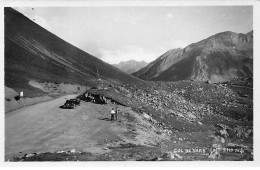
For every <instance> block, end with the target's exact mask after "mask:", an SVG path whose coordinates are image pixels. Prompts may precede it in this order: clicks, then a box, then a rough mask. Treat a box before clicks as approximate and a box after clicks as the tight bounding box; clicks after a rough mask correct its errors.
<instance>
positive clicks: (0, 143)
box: [0, 0, 260, 169]
mask: <svg viewBox="0 0 260 170" xmlns="http://www.w3.org/2000/svg"><path fill="white" fill-rule="evenodd" d="M0 4H1V14H0V16H1V34H0V39H1V40H2V41H1V42H0V45H1V47H2V48H0V52H1V53H0V54H1V58H0V64H1V71H0V75H1V78H2V83H1V85H0V88H1V94H2V95H1V96H2V97H1V99H0V101H1V113H0V114H1V123H0V130H1V131H0V134H1V138H0V161H1V164H0V165H2V166H5V167H20V166H23V167H28V166H30V167H31V166H32V167H38V166H41V167H50V166H54V167H60V166H65V167H83V166H89V167H93V166H94V167H104V166H105V167H106V169H107V168H108V167H113V166H119V167H133V166H134V167H135V166H138V167H143V168H144V167H146V166H151V167H161V166H162V167H169V166H178V167H179V166H186V167H198V166H199V167H201V166H206V167H208V166H210V167H211V168H212V167H223V166H226V167H230V166H232V167H245V166H260V159H259V158H260V157H259V156H260V155H259V143H260V140H259V139H260V137H259V135H260V133H259V129H260V123H259V115H258V112H257V111H259V110H260V105H259V104H258V101H260V91H259V90H258V87H260V81H259V80H260V79H259V77H258V76H257V75H258V73H259V72H260V71H259V69H260V67H259V64H260V62H259V58H260V52H259V48H258V47H260V46H259V45H260V43H259V38H260V33H259V25H260V19H259V18H260V2H259V1H167V0H163V1H158V0H153V1H147V0H143V1H129V0H124V1H122V0H107V1H104V0H96V1H91V0H87V1H72V0H67V1H64V0H59V1H51V0H46V1H40V0H39V1H38V0H37V1H28V0H20V1H19V0H13V1H11V0H9V1H7V0H5V1H1V2H0ZM240 5H253V6H254V8H253V12H254V16H253V17H254V24H253V25H254V27H253V28H254V161H253V162H233V161H232V162H231V161H230V162H229V161H224V162H210V161H202V162H201V161H193V162H129V161H124V162H100V161H97V162H30V163H27V162H22V163H10V162H4V112H2V111H4V110H3V109H4V97H3V96H4V93H3V92H4V16H3V15H4V7H79V6H80V7H86V6H240ZM259 114H260V113H259ZM143 168H142V169H143ZM62 169H63V168H62ZM113 169H114V168H113Z"/></svg>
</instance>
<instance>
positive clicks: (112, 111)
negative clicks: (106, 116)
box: [111, 108, 116, 121]
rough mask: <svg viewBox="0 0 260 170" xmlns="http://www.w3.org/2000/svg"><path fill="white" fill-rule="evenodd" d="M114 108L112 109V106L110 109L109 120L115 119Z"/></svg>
mask: <svg viewBox="0 0 260 170" xmlns="http://www.w3.org/2000/svg"><path fill="white" fill-rule="evenodd" d="M115 113H116V112H115V110H114V108H112V110H111V121H114V120H115Z"/></svg>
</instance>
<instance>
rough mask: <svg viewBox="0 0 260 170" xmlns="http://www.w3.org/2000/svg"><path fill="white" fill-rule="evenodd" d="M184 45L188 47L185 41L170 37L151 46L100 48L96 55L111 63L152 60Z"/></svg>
mask: <svg viewBox="0 0 260 170" xmlns="http://www.w3.org/2000/svg"><path fill="white" fill-rule="evenodd" d="M184 47H186V43H185V42H184V41H181V40H175V39H169V40H168V41H163V42H160V45H156V46H155V47H150V48H148V47H141V46H135V45H124V46H122V47H121V48H119V49H114V50H112V49H105V48H100V49H99V50H98V55H96V56H99V58H100V59H102V60H103V61H105V62H107V63H109V64H117V63H119V62H121V61H128V60H136V61H142V60H144V61H146V62H152V61H154V60H155V59H156V58H158V57H159V56H161V55H162V54H164V53H165V52H167V51H168V50H171V49H174V48H184Z"/></svg>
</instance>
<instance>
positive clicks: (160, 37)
mask: <svg viewBox="0 0 260 170" xmlns="http://www.w3.org/2000/svg"><path fill="white" fill-rule="evenodd" d="M15 9H16V10H18V11H19V12H21V13H22V14H24V15H25V16H27V17H28V18H29V19H31V20H33V19H34V21H35V22H36V23H37V24H39V25H41V26H42V27H44V28H45V29H47V30H48V31H50V32H52V33H54V34H55V35H57V36H59V37H60V38H62V39H64V40H65V41H67V42H69V43H71V44H73V45H75V46H76V47H78V48H80V49H82V50H83V51H85V52H87V53H90V54H92V55H94V56H95V57H98V58H100V59H101V60H103V61H105V62H107V63H109V64H116V63H119V62H121V61H127V60H130V59H134V60H136V61H142V60H144V61H146V62H151V61H153V60H155V59H156V58H158V57H159V56H160V55H162V54H163V53H165V52H167V51H168V50H170V49H173V48H184V47H186V46H187V45H189V44H191V43H195V42H198V41H200V40H202V39H205V38H207V37H209V36H211V35H214V34H216V33H219V32H224V31H232V32H236V33H247V32H249V31H251V30H253V7H252V6H202V7H198V6H179V7H178V6H117V7H116V6H89V7H37V8H33V9H32V7H30V8H26V7H17V8H15Z"/></svg>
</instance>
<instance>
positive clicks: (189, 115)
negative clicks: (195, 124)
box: [187, 112, 197, 119]
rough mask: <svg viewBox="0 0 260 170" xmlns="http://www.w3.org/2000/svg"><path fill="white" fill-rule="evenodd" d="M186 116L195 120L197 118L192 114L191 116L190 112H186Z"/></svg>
mask: <svg viewBox="0 0 260 170" xmlns="http://www.w3.org/2000/svg"><path fill="white" fill-rule="evenodd" d="M187 116H188V117H190V118H192V119H196V118H197V117H196V116H195V115H194V114H192V113H191V112H188V113H187Z"/></svg>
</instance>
